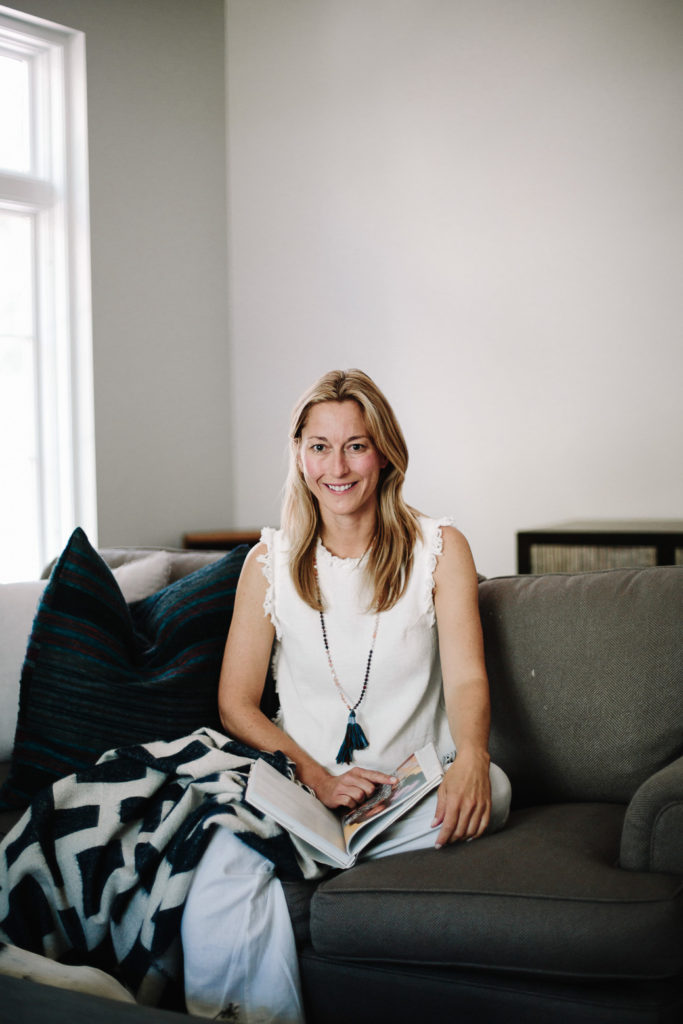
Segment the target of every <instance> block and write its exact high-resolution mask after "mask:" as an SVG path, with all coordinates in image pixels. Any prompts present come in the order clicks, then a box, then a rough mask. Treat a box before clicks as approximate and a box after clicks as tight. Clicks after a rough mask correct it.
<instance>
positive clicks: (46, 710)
mask: <svg viewBox="0 0 683 1024" xmlns="http://www.w3.org/2000/svg"><path fill="white" fill-rule="evenodd" d="M247 550H248V549H247V547H246V546H242V547H240V548H236V549H235V550H233V551H231V552H229V553H228V554H226V555H225V556H224V557H223V558H221V559H220V560H219V561H217V562H213V563H212V564H210V565H207V566H205V567H204V568H203V569H199V570H198V571H197V572H194V573H191V574H190V575H189V576H185V577H184V578H182V579H180V580H178V581H177V582H175V583H171V584H170V586H168V587H166V588H165V589H164V590H160V591H159V592H158V593H157V594H153V595H152V596H151V597H148V598H145V599H144V600H142V601H137V602H136V603H134V604H130V605H128V604H126V601H125V599H124V597H123V595H122V594H121V591H120V590H119V587H118V584H117V583H116V581H115V579H114V577H113V575H112V573H111V570H110V569H109V567H108V566H107V565H106V563H105V562H104V561H103V560H102V558H101V557H100V556H99V555H98V553H97V552H96V551H95V550H94V548H93V547H91V545H90V543H89V541H88V539H87V537H86V535H85V533H84V532H83V530H81V529H77V530H75V531H74V533H73V534H72V536H71V538H70V540H69V543H68V544H67V546H66V548H65V550H64V552H63V553H62V555H61V557H60V558H59V561H58V562H57V564H56V566H55V568H54V571H53V573H52V576H51V577H50V582H49V583H48V585H47V587H46V589H45V593H44V595H43V598H42V601H41V603H40V605H39V607H38V611H37V614H36V618H35V621H34V623H33V630H32V633H31V637H30V640H29V645H28V650H27V653H26V660H25V662H24V667H23V670H22V675H21V684H20V697H19V715H18V720H17V731H16V735H15V740H14V751H13V755H12V764H11V769H10V774H9V778H8V779H7V781H6V782H5V784H4V785H3V786H2V788H1V789H0V809H4V810H7V809H10V808H20V807H25V806H26V805H27V804H28V803H29V802H30V800H31V798H32V797H33V795H34V794H35V793H37V792H38V790H39V789H41V788H42V787H43V786H46V785H48V784H50V783H52V782H54V781H55V780H56V779H58V778H60V777H61V776H64V775H69V774H71V773H72V772H77V771H79V770H81V769H83V768H85V767H87V766H89V765H91V764H94V762H95V761H96V760H97V759H98V757H100V755H101V754H103V753H104V751H105V750H110V749H113V748H115V747H121V746H126V745H128V744H131V743H141V742H142V743H144V742H147V741H148V740H154V739H167V740H168V739H174V738H175V737H177V736H182V735H184V734H185V733H189V732H191V731H192V730H193V729H196V728H199V727H200V726H209V727H210V728H214V729H219V730H220V728H221V725H220V719H219V717H218V707H217V688H218V677H219V673H220V666H221V661H222V656H223V647H224V645H225V638H226V636H227V632H228V627H229V626H230V619H231V616H232V607H233V601H234V597H235V588H236V586H237V580H238V577H239V573H240V569H241V567H242V563H243V561H244V558H245V556H246V553H247Z"/></svg>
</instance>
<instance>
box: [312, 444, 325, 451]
mask: <svg viewBox="0 0 683 1024" xmlns="http://www.w3.org/2000/svg"><path fill="white" fill-rule="evenodd" d="M311 451H313V452H324V451H325V445H324V444H312V445H311Z"/></svg>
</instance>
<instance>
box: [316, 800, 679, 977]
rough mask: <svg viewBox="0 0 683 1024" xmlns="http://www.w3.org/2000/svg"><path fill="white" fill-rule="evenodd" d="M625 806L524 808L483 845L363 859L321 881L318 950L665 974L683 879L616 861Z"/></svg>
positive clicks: (536, 968) (559, 971)
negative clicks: (619, 865) (623, 866)
mask: <svg viewBox="0 0 683 1024" xmlns="http://www.w3.org/2000/svg"><path fill="white" fill-rule="evenodd" d="M623 816H624V808H623V806H621V805H615V804H565V805H548V806H545V807H536V808H526V809H524V810H520V811H516V812H513V814H512V815H511V816H510V820H509V823H508V825H507V826H506V828H505V829H504V830H503V831H502V832H500V833H498V834H496V835H493V836H486V837H485V838H483V839H481V840H478V841H477V842H474V843H465V844H460V845H457V846H451V847H448V848H446V849H444V850H440V851H437V850H425V851H422V852H418V853H407V854H401V855H398V856H395V857H389V858H385V859H380V860H377V861H374V862H373V861H366V862H361V863H359V864H358V865H356V866H355V867H354V868H352V869H350V870H348V871H344V872H341V873H340V874H338V875H335V876H334V877H332V878H330V879H328V880H326V881H325V882H323V883H322V885H320V886H319V888H318V890H317V892H316V894H315V896H314V897H313V901H312V912H311V936H312V944H313V948H314V949H315V951H316V953H319V954H320V955H322V956H327V957H339V958H344V959H347V960H355V959H366V960H373V961H383V962H394V963H413V964H416V963H419V964H433V965H453V966H456V965H457V966H460V967H482V968H492V969H505V970H513V971H533V972H536V973H537V972H543V973H547V974H554V975H579V976H582V977H584V976H585V977H596V978H600V977H603V978H604V977H624V978H633V977H640V978H658V977H669V976H672V975H674V974H676V973H677V972H680V971H681V970H682V969H683V879H681V878H680V877H678V876H676V875H664V874H645V873H638V872H630V871H624V870H622V869H620V868H617V867H615V864H616V860H617V857H618V852H619V836H620V832H621V824H622V820H623Z"/></svg>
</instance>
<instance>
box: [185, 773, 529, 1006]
mask: <svg viewBox="0 0 683 1024" xmlns="http://www.w3.org/2000/svg"><path fill="white" fill-rule="evenodd" d="M491 792H492V811H491V822H490V824H489V827H488V831H489V832H495V831H497V830H498V829H500V828H502V827H503V825H504V824H505V822H506V820H507V816H508V812H509V807H510V784H509V782H508V779H507V776H506V775H505V773H504V772H503V771H502V770H501V769H500V768H498V767H497V766H496V765H491ZM435 809H436V792H433V793H430V794H429V795H428V796H427V797H425V798H424V800H421V801H420V802H419V803H418V804H417V805H416V806H415V807H414V808H413V809H412V810H411V811H409V812H408V814H406V815H404V816H403V818H400V819H399V820H398V821H397V822H395V823H394V824H393V825H392V826H391V827H390V828H388V829H387V831H386V832H384V833H383V834H382V836H381V838H380V839H378V840H377V841H376V842H375V843H373V844H372V847H371V848H370V849H368V850H366V851H364V853H363V854H362V855H361V860H373V859H376V858H379V857H386V856H387V855H389V854H394V853H404V852H406V851H408V850H420V849H425V848H427V847H430V846H433V845H434V842H435V839H436V834H437V833H438V829H436V830H435V829H433V828H432V827H431V823H432V820H433V818H434V812H435ZM181 937H182V944H183V954H184V971H185V1000H186V1003H187V1009H188V1012H190V1013H194V1014H196V1015H197V1016H200V1017H211V1018H217V1017H218V1016H219V1014H220V1013H221V1012H222V1011H226V1010H228V1009H229V1008H230V1009H231V1010H232V1013H233V1015H234V1016H231V1017H230V1018H229V1019H231V1020H237V1021H239V1024H303V1022H304V1012H303V1004H302V999H301V985H300V981H299V965H298V960H297V951H296V943H295V941H294V932H293V930H292V924H291V920H290V916H289V912H288V910H287V903H286V900H285V896H284V893H283V891H282V886H281V885H280V882H279V879H278V878H277V876H276V875H275V873H274V868H273V865H272V863H271V862H270V861H269V860H266V858H265V857H262V856H261V854H259V853H256V851H255V850H252V849H250V847H248V846H246V845H245V844H244V843H243V842H242V841H241V839H238V838H237V837H236V836H235V835H234V834H233V833H232V832H230V831H229V830H228V829H226V828H217V829H216V831H215V833H214V835H213V836H212V837H211V840H210V842H209V845H208V847H207V849H206V852H205V854H204V856H203V857H202V859H201V861H200V863H199V866H198V867H197V869H196V871H195V874H194V878H193V880H192V885H191V887H190V891H189V893H188V897H187V901H186V903H185V910H184V913H183V919H182V925H181Z"/></svg>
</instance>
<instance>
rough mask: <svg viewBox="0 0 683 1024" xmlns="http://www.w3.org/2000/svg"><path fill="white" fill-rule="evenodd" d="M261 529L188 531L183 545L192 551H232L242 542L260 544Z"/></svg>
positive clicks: (251, 545)
mask: <svg viewBox="0 0 683 1024" xmlns="http://www.w3.org/2000/svg"><path fill="white" fill-rule="evenodd" d="M260 536H261V531H260V530H204V531H198V532H197V531H195V532H194V533H186V534H184V536H183V547H184V548H189V549H191V550H192V551H232V549H233V548H236V547H239V545H240V544H248V545H249V547H253V545H254V544H258V542H259V538H260Z"/></svg>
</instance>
